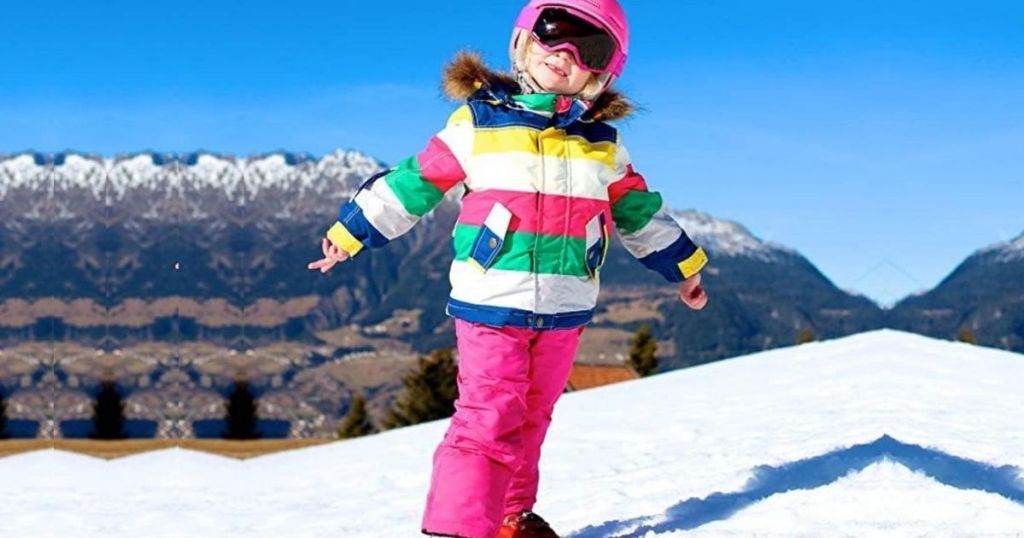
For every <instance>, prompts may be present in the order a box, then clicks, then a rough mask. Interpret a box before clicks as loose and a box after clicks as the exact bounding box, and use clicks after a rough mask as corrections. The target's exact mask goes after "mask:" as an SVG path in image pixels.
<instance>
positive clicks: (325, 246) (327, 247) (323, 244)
mask: <svg viewBox="0 0 1024 538" xmlns="http://www.w3.org/2000/svg"><path fill="white" fill-rule="evenodd" d="M332 246H334V245H332V244H331V242H330V240H328V239H327V238H326V237H325V238H323V240H322V241H320V250H322V251H324V258H330V257H331V247H332Z"/></svg>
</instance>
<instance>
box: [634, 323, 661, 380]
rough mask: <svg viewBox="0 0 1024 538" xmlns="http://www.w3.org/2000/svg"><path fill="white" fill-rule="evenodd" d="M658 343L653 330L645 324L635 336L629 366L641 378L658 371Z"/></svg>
mask: <svg viewBox="0 0 1024 538" xmlns="http://www.w3.org/2000/svg"><path fill="white" fill-rule="evenodd" d="M657 352H658V342H657V341H656V340H655V339H654V336H653V335H652V334H651V328H650V327H649V326H648V325H647V324H644V325H642V326H641V327H640V330H638V331H637V332H636V334H634V335H633V345H632V347H630V349H629V359H628V362H629V365H630V366H631V367H632V368H633V370H635V371H636V373H638V374H640V377H647V376H649V375H651V374H654V373H655V372H657V371H658V357H656V356H655V355H654V354H655V353H657Z"/></svg>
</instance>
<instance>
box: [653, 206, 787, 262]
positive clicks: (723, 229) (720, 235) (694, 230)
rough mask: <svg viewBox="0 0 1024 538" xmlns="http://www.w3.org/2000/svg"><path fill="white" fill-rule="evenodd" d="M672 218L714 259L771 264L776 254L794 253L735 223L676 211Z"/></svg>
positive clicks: (698, 212) (691, 212)
mask: <svg viewBox="0 0 1024 538" xmlns="http://www.w3.org/2000/svg"><path fill="white" fill-rule="evenodd" d="M673 216H674V217H675V219H676V221H678V222H679V224H680V225H681V226H682V227H683V228H684V229H685V230H686V232H687V235H689V236H690V237H691V238H692V239H693V240H694V241H695V242H697V243H698V244H700V245H702V246H704V248H705V249H708V250H711V251H713V252H714V253H715V254H716V255H717V256H747V257H750V258H755V259H760V260H763V261H766V262H771V261H778V260H779V257H780V255H793V254H796V251H794V250H793V249H791V248H789V247H786V246H785V245H780V244H778V243H772V242H767V241H762V240H761V239H759V238H757V237H755V236H754V234H752V233H750V230H748V229H747V228H746V227H744V226H743V225H742V224H740V223H738V222H734V221H731V220H724V219H716V218H715V217H712V216H711V215H708V214H707V213H702V212H700V211H693V210H689V211H677V212H675V213H674V214H673Z"/></svg>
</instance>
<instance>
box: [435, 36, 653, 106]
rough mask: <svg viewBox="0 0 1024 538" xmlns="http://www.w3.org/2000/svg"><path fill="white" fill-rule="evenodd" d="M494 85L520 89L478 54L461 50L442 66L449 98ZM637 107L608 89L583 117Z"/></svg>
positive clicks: (506, 75)
mask: <svg viewBox="0 0 1024 538" xmlns="http://www.w3.org/2000/svg"><path fill="white" fill-rule="evenodd" d="M494 86H500V87H505V88H509V89H514V91H516V92H518V91H519V83H518V82H516V79H515V78H514V77H513V76H512V75H510V74H508V73H499V72H496V71H492V70H490V69H489V68H488V67H487V66H486V65H484V63H483V60H481V59H480V55H479V54H476V53H473V52H466V51H463V52H460V53H458V54H457V55H456V56H455V59H454V60H452V61H451V63H449V64H448V65H447V66H446V67H445V68H444V80H443V86H442V87H443V89H444V93H445V95H447V96H448V97H449V98H451V99H454V100H458V101H464V100H466V99H468V98H469V97H470V96H471V95H473V94H474V93H476V92H477V90H480V89H485V88H490V87H494ZM635 110H636V107H635V106H634V105H633V103H631V102H630V101H629V99H627V98H626V97H625V96H624V95H622V94H621V93H619V92H617V91H615V90H613V89H610V88H609V89H607V90H605V92H604V93H602V94H601V96H600V97H598V98H597V100H596V101H594V103H593V104H592V105H591V107H590V110H588V111H587V113H586V115H585V116H584V117H585V118H587V119H593V120H596V121H615V120H620V119H624V118H626V117H628V116H629V115H631V114H632V113H633V112H634V111H635Z"/></svg>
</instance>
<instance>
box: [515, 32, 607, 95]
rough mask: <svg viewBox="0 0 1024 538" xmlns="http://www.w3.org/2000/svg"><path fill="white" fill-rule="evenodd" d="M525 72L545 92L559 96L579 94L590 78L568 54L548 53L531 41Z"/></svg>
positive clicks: (587, 72)
mask: <svg viewBox="0 0 1024 538" xmlns="http://www.w3.org/2000/svg"><path fill="white" fill-rule="evenodd" d="M526 70H527V72H528V73H529V74H530V76H531V77H533V80H535V81H536V82H537V84H540V86H541V87H542V88H544V89H545V90H546V91H549V92H551V93H557V94H561V95H576V94H578V93H580V92H581V91H583V88H585V87H586V86H587V83H588V82H590V77H591V76H592V75H591V73H590V71H586V70H584V69H580V68H579V66H577V65H576V60H575V59H574V58H573V56H572V54H569V52H567V51H564V50H561V51H557V52H548V51H546V50H544V48H543V47H541V46H540V45H538V44H537V43H536V42H535V41H533V40H532V39H531V40H530V48H529V49H527V54H526Z"/></svg>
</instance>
